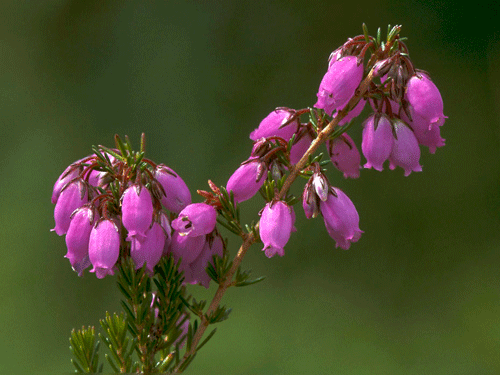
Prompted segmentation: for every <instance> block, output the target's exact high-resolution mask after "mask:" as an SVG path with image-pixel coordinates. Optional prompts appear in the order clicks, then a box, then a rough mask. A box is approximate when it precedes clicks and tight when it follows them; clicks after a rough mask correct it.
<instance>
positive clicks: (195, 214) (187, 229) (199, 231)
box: [172, 203, 217, 237]
mask: <svg viewBox="0 0 500 375" xmlns="http://www.w3.org/2000/svg"><path fill="white" fill-rule="evenodd" d="M216 220H217V211H216V210H215V208H214V207H212V206H210V205H209V204H206V203H193V204H190V205H189V206H187V207H186V208H184V209H183V210H182V211H181V212H180V213H179V217H178V218H177V219H175V220H174V221H172V228H174V230H176V231H177V232H178V233H179V234H180V235H181V236H189V237H196V236H201V235H203V234H208V233H210V232H212V231H213V230H214V228H215V224H216Z"/></svg>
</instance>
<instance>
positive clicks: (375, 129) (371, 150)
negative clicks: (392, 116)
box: [361, 114, 394, 171]
mask: <svg viewBox="0 0 500 375" xmlns="http://www.w3.org/2000/svg"><path fill="white" fill-rule="evenodd" d="M363 125H364V129H363V140H362V142H361V150H362V151H363V155H364V156H365V158H366V164H365V165H364V167H365V168H374V169H376V170H377V171H382V170H383V169H384V167H383V164H384V162H385V161H386V160H387V159H388V158H389V156H390V155H391V151H392V147H393V145H394V136H393V135H392V126H391V123H390V121H389V119H388V118H387V117H386V116H384V115H381V116H380V117H378V116H377V115H376V114H373V115H371V116H369V117H368V118H367V119H366V121H365V122H364V124H363Z"/></svg>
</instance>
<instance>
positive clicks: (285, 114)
mask: <svg viewBox="0 0 500 375" xmlns="http://www.w3.org/2000/svg"><path fill="white" fill-rule="evenodd" d="M294 114H295V111H294V110H293V109H288V108H277V109H275V110H274V111H272V112H271V113H270V114H269V115H267V117H266V118H265V119H264V120H262V121H261V122H260V124H259V127H258V128H257V129H255V130H254V131H253V132H251V133H250V139H251V140H253V141H257V140H258V139H260V138H268V137H281V138H283V139H285V140H286V141H288V140H290V138H292V135H293V134H294V133H295V132H296V131H297V129H298V127H299V120H298V118H297V119H294V120H293V121H291V122H290V123H289V124H286V123H287V122H288V121H289V120H290V118H291V117H292V116H293V115H294ZM285 124H286V125H285Z"/></svg>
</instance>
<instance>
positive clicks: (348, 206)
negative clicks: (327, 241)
mask: <svg viewBox="0 0 500 375" xmlns="http://www.w3.org/2000/svg"><path fill="white" fill-rule="evenodd" d="M320 209H321V214H322V215H323V219H324V222H325V227H326V229H327V231H328V234H329V235H330V237H332V238H333V239H334V240H335V243H336V245H335V247H340V248H342V249H344V250H347V249H349V247H350V246H351V243H352V242H356V241H358V240H359V238H360V237H361V233H363V231H362V230H360V229H359V215H358V212H357V211H356V207H354V204H353V203H352V201H351V200H350V199H349V197H348V196H347V195H345V194H344V192H343V191H342V190H340V189H338V188H334V187H332V190H331V192H330V194H329V195H328V199H327V200H326V201H320Z"/></svg>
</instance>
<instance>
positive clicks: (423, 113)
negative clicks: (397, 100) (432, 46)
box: [406, 72, 447, 130]
mask: <svg viewBox="0 0 500 375" xmlns="http://www.w3.org/2000/svg"><path fill="white" fill-rule="evenodd" d="M406 98H407V100H408V102H409V103H410V108H411V113H412V117H413V114H416V115H418V116H420V117H422V118H423V119H425V121H427V126H428V128H429V130H430V129H431V128H432V127H434V126H442V125H443V124H444V121H445V119H446V118H447V116H445V115H444V114H443V98H442V97H441V93H440V92H439V90H438V88H437V87H436V85H435V84H434V82H432V81H431V79H430V78H429V77H428V76H427V75H426V74H425V73H421V72H419V73H418V74H416V75H414V76H413V77H411V78H410V79H409V80H408V83H407V85H406Z"/></svg>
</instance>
